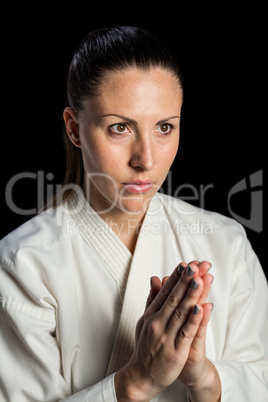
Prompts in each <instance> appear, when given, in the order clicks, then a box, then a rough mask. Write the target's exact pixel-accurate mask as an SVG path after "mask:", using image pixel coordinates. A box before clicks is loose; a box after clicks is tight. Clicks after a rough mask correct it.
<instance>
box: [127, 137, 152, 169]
mask: <svg viewBox="0 0 268 402" xmlns="http://www.w3.org/2000/svg"><path fill="white" fill-rule="evenodd" d="M154 164H155V160H154V150H153V144H152V143H151V141H150V139H139V140H137V141H136V142H135V144H134V145H133V147H132V154H131V158H130V166H131V167H133V168H134V169H137V170H142V171H149V170H151V169H152V168H153V167H154Z"/></svg>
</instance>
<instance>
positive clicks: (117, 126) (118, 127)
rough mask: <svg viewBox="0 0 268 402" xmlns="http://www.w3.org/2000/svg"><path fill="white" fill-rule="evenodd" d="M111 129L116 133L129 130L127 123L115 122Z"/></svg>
mask: <svg viewBox="0 0 268 402" xmlns="http://www.w3.org/2000/svg"><path fill="white" fill-rule="evenodd" d="M109 130H110V131H111V132H112V133H115V134H124V133H128V132H129V130H128V128H127V126H126V124H123V123H117V124H113V125H112V126H110V127H109Z"/></svg>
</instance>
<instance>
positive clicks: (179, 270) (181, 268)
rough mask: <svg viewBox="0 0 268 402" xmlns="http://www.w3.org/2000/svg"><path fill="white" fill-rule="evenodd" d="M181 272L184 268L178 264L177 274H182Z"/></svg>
mask: <svg viewBox="0 0 268 402" xmlns="http://www.w3.org/2000/svg"><path fill="white" fill-rule="evenodd" d="M183 271H184V267H183V265H182V264H180V265H179V266H178V273H179V274H182V273H183Z"/></svg>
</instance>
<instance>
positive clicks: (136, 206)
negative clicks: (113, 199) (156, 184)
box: [118, 194, 153, 215]
mask: <svg viewBox="0 0 268 402" xmlns="http://www.w3.org/2000/svg"><path fill="white" fill-rule="evenodd" d="M152 197H153V196H151V197H148V196H147V197H144V195H142V194H141V195H138V196H135V197H133V196H132V197H124V199H122V200H120V202H119V205H118V207H119V208H120V210H121V211H123V212H125V213H127V214H133V215H136V214H144V213H145V212H146V211H147V209H148V207H149V205H150V201H151V199H152Z"/></svg>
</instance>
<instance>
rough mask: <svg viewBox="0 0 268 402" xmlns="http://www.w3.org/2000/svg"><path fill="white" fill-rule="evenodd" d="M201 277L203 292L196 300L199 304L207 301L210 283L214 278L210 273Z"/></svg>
mask: <svg viewBox="0 0 268 402" xmlns="http://www.w3.org/2000/svg"><path fill="white" fill-rule="evenodd" d="M202 279H203V292H202V294H201V296H200V299H199V300H198V303H200V304H204V303H206V302H207V298H208V295H209V292H210V288H211V284H212V282H213V280H214V277H213V275H211V274H205V275H204V276H202Z"/></svg>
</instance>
